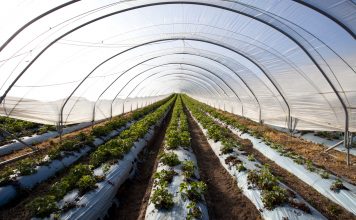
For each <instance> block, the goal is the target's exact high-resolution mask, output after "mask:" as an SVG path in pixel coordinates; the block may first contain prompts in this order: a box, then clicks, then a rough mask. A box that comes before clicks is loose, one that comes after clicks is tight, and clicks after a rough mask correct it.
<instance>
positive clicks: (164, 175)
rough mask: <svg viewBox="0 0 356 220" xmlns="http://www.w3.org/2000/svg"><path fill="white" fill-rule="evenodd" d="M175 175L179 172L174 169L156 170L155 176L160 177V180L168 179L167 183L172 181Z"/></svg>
mask: <svg viewBox="0 0 356 220" xmlns="http://www.w3.org/2000/svg"><path fill="white" fill-rule="evenodd" d="M175 175H177V172H175V171H174V170H161V171H159V172H156V173H155V174H154V175H153V177H154V178H155V179H158V182H161V181H166V182H167V183H171V182H172V180H173V177H174V176H175Z"/></svg>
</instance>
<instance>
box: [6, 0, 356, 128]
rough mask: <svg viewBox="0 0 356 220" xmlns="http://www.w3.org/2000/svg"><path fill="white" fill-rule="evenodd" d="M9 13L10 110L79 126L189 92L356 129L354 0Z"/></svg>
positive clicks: (275, 120)
mask: <svg viewBox="0 0 356 220" xmlns="http://www.w3.org/2000/svg"><path fill="white" fill-rule="evenodd" d="M0 18H1V19H0V30H1V35H0V95H1V96H2V98H1V99H0V100H1V106H0V114H1V115H8V116H10V117H15V118H21V119H26V120H30V121H35V122H42V123H51V124H55V123H60V124H72V123H78V122H84V121H91V120H100V119H103V118H108V117H110V116H113V115H117V114H120V113H122V112H123V111H125V105H127V103H130V105H131V108H132V105H136V107H138V106H140V105H143V104H144V103H145V104H147V102H152V101H155V100H158V99H162V98H164V97H166V96H167V95H168V94H171V93H173V92H184V93H187V94H189V95H191V96H192V97H194V98H197V99H199V100H201V101H204V102H206V103H208V104H211V105H214V106H217V107H220V108H223V107H222V106H224V108H225V109H226V110H228V111H232V112H234V113H236V114H239V115H243V116H245V117H248V118H251V119H252V120H255V121H259V120H263V121H264V122H265V123H267V124H272V125H276V126H281V127H289V128H294V127H295V128H297V129H315V130H341V131H343V130H344V129H345V128H348V129H349V130H350V131H356V72H355V71H356V43H355V36H356V35H355V32H356V5H355V1H354V0H351V1H346V0H344V1H340V0H327V1H315V0H314V1H313V0H307V1H298V0H284V1H280V0H265V1H260V0H240V1H234V0H200V1H192V0H186V1H171V0H164V1H163V0H139V1H138V0H136V1H135V0H129V1H113V0H106V1H102V0H81V1H80V0H72V1H49V0H47V1H43V0H28V1H23V0H17V1H15V0H14V1H6V2H2V3H1V7H0ZM127 108H128V107H126V109H127Z"/></svg>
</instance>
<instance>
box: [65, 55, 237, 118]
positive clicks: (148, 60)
mask: <svg viewBox="0 0 356 220" xmlns="http://www.w3.org/2000/svg"><path fill="white" fill-rule="evenodd" d="M172 54H173V55H174V53H172ZM169 55H171V54H164V55H159V56H155V57H152V58H149V59H146V60H144V61H142V62H139V63H138V64H135V65H134V66H132V67H130V68H128V69H127V70H125V71H124V72H122V73H121V74H120V75H119V76H118V77H117V78H116V79H115V80H113V81H112V82H111V83H110V84H109V85H108V86H107V87H106V88H105V89H104V90H103V92H102V93H101V94H100V95H99V96H98V98H97V100H96V102H95V104H96V103H97V102H98V100H99V99H100V98H101V97H102V95H103V94H104V93H105V92H106V91H107V90H108V89H109V88H110V87H111V86H112V85H113V84H114V83H115V82H116V81H117V80H118V79H119V78H120V77H121V76H123V75H124V74H125V73H127V72H128V71H130V70H132V69H133V68H135V67H137V66H139V65H141V64H143V63H145V62H147V61H150V60H154V59H157V58H161V57H165V56H169ZM170 64H181V63H170ZM190 65H191V66H195V67H197V68H200V69H203V70H205V71H207V72H209V73H211V74H212V75H214V76H215V77H217V78H219V79H220V80H221V81H222V82H223V83H224V84H225V85H226V86H227V87H228V88H229V89H230V90H231V91H232V92H233V93H234V95H235V96H236V97H237V98H238V99H239V101H240V103H241V105H242V106H243V103H242V101H241V99H240V97H239V96H238V95H237V93H236V92H235V90H233V89H232V88H231V87H230V85H229V84H228V83H227V82H225V80H224V79H222V78H221V77H220V76H219V75H217V74H215V73H213V72H212V71H210V70H208V69H206V68H203V67H201V66H198V65H192V64H190ZM162 66H163V65H162ZM144 72H145V71H144ZM219 87H220V86H219ZM220 88H221V87H220ZM222 90H223V91H224V93H225V94H227V93H226V92H225V90H224V89H222ZM120 92H121V90H120ZM116 97H117V95H116V96H115V98H116ZM115 98H114V99H115ZM95 104H94V108H95ZM61 114H63V113H61ZM242 115H243V107H242ZM62 117H63V116H62Z"/></svg>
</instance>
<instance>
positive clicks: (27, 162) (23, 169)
mask: <svg viewBox="0 0 356 220" xmlns="http://www.w3.org/2000/svg"><path fill="white" fill-rule="evenodd" d="M37 164H38V162H37V161H36V160H34V159H31V158H26V159H24V160H21V161H20V162H19V163H18V164H17V170H18V171H19V173H20V175H23V176H27V175H31V174H34V173H36V167H37Z"/></svg>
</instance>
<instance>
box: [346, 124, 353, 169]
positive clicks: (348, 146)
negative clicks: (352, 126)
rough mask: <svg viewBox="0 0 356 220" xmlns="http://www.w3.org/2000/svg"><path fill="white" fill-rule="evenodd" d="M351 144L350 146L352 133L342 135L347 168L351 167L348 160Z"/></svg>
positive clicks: (349, 159)
mask: <svg viewBox="0 0 356 220" xmlns="http://www.w3.org/2000/svg"><path fill="white" fill-rule="evenodd" d="M351 144H352V133H351V132H349V131H347V132H345V133H344V145H345V148H346V164H347V166H350V165H351V158H350V148H351Z"/></svg>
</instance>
